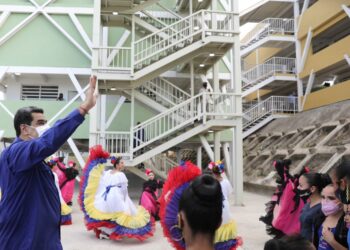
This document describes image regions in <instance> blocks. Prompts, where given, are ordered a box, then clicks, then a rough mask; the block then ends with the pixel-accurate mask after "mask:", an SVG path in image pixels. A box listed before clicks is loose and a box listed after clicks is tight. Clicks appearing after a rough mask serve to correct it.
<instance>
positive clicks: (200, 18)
mask: <svg viewBox="0 0 350 250" xmlns="http://www.w3.org/2000/svg"><path fill="white" fill-rule="evenodd" d="M208 15H210V16H209V17H208ZM234 15H235V14H234V13H231V12H222V11H208V10H200V11H198V12H196V13H194V14H192V15H190V16H188V17H186V18H183V19H181V20H179V21H177V22H175V23H173V24H171V25H169V26H167V27H165V28H162V29H160V30H158V31H157V32H154V33H152V34H149V35H147V36H145V37H143V38H141V39H139V40H137V41H136V42H135V43H134V45H133V48H134V51H135V58H134V61H135V65H140V64H141V65H142V62H144V61H146V60H158V59H159V57H160V56H161V55H162V53H165V54H168V53H167V52H169V49H171V48H175V46H178V45H181V46H185V45H186V43H187V44H188V43H192V42H194V40H193V39H194V37H195V36H197V35H200V34H202V33H203V32H204V30H208V31H211V32H212V33H215V32H216V33H225V34H229V33H234V26H233V20H234ZM204 33H206V32H204ZM161 34H167V37H166V38H164V37H161ZM199 38H200V37H199Z"/></svg>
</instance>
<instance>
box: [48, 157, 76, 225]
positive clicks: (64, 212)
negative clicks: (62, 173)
mask: <svg viewBox="0 0 350 250" xmlns="http://www.w3.org/2000/svg"><path fill="white" fill-rule="evenodd" d="M47 165H48V166H49V167H50V168H51V170H52V172H53V175H54V178H55V185H56V188H57V191H58V195H59V197H60V202H61V225H72V208H70V207H69V206H68V205H67V204H66V202H65V201H64V199H63V197H62V194H61V190H60V186H59V178H58V175H57V174H56V173H55V172H54V171H53V169H54V167H55V165H56V161H55V160H51V161H49V162H48V163H47Z"/></svg>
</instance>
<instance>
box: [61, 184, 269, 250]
mask: <svg viewBox="0 0 350 250" xmlns="http://www.w3.org/2000/svg"><path fill="white" fill-rule="evenodd" d="M129 181H130V179H129ZM138 190H140V189H138ZM135 194H136V190H131V192H130V196H131V197H132V198H133V199H134V200H136V201H137V198H136V196H135ZM75 197H76V196H75ZM268 200H269V197H268V196H263V195H258V194H254V193H250V192H245V196H244V206H243V207H235V206H232V207H231V211H232V215H233V217H234V219H235V220H236V222H237V225H238V233H239V235H240V236H241V237H242V238H243V242H244V245H243V247H242V248H241V249H246V250H259V249H263V246H264V243H265V242H266V241H267V240H268V239H269V237H268V236H267V235H266V232H265V227H264V224H263V223H261V222H259V220H258V219H259V217H260V216H261V215H263V214H264V208H265V207H264V204H265V203H266V202H267V201H268ZM72 217H73V225H70V226H63V227H62V229H61V237H62V244H63V248H64V249H65V250H83V249H89V250H97V249H104V250H108V249H125V250H133V249H141V250H166V249H173V248H172V247H171V246H170V244H169V243H168V242H167V240H166V238H164V237H163V232H162V228H161V226H160V224H159V222H158V223H157V225H156V232H155V235H154V237H152V238H150V239H148V240H146V241H145V242H139V241H137V240H133V239H125V240H122V241H120V242H116V241H111V240H99V239H97V238H95V235H94V233H93V232H88V231H86V229H85V226H84V223H83V214H82V212H81V211H80V209H79V207H78V205H77V202H75V204H74V206H73V213H72Z"/></svg>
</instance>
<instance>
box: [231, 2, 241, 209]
mask: <svg viewBox="0 0 350 250" xmlns="http://www.w3.org/2000/svg"><path fill="white" fill-rule="evenodd" d="M231 2H232V8H233V12H234V13H238V1H237V0H234V1H231ZM234 30H239V15H238V14H235V16H234ZM240 58H241V57H240V41H239V37H238V36H236V37H235V42H234V45H233V59H232V60H233V63H232V64H233V72H234V74H233V75H234V81H233V82H234V89H235V93H236V94H237V95H236V96H235V99H236V101H235V110H236V113H237V114H239V117H237V118H235V127H234V128H233V129H232V147H231V148H230V151H231V155H232V159H231V173H232V174H231V175H230V176H229V177H230V182H231V184H232V185H233V187H234V192H235V196H234V203H235V205H243V131H242V130H243V128H242V127H243V126H242V82H241V60H240Z"/></svg>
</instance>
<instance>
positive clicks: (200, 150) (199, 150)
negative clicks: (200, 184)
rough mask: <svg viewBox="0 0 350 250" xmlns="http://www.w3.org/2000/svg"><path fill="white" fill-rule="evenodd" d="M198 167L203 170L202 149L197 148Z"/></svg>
mask: <svg viewBox="0 0 350 250" xmlns="http://www.w3.org/2000/svg"><path fill="white" fill-rule="evenodd" d="M197 166H198V167H199V168H200V169H202V147H201V146H199V147H197Z"/></svg>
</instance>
